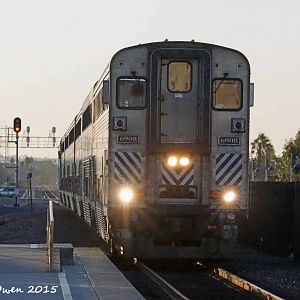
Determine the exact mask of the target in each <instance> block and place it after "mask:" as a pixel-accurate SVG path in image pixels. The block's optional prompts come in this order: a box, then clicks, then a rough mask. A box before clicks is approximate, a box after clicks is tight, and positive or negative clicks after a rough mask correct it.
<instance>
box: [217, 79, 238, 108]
mask: <svg viewBox="0 0 300 300" xmlns="http://www.w3.org/2000/svg"><path fill="white" fill-rule="evenodd" d="M213 107H214V109H218V110H238V109H240V108H241V107H242V82H241V81H240V80H236V79H235V80H233V79H216V80H214V82H213Z"/></svg>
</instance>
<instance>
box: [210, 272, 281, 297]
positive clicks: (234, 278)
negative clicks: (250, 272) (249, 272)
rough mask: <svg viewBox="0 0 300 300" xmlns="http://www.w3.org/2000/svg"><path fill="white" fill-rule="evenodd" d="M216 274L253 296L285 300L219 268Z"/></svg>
mask: <svg viewBox="0 0 300 300" xmlns="http://www.w3.org/2000/svg"><path fill="white" fill-rule="evenodd" d="M214 273H215V274H216V275H218V276H219V277H222V279H226V280H228V281H229V282H231V283H232V284H234V285H236V286H238V287H240V288H242V289H244V290H246V291H249V292H251V293H253V294H256V295H258V296H260V297H262V298H263V299H267V300H284V299H283V298H281V297H278V296H276V295H274V294H272V293H270V292H268V291H266V290H264V289H262V288H260V287H258V286H257V285H255V284H253V283H251V282H249V281H247V280H245V279H243V278H240V277H238V276H236V275H234V274H232V273H230V272H228V271H226V270H224V269H222V268H217V269H215V270H214Z"/></svg>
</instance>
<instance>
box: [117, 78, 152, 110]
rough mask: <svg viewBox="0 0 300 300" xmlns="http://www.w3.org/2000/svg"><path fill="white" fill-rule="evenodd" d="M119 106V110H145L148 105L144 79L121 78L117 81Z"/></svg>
mask: <svg viewBox="0 0 300 300" xmlns="http://www.w3.org/2000/svg"><path fill="white" fill-rule="evenodd" d="M117 91H118V93H117V105H118V107H119V108H135V109H136V108H140V109H141V108H144V107H145V105H146V80H145V79H143V78H119V79H118V81H117Z"/></svg>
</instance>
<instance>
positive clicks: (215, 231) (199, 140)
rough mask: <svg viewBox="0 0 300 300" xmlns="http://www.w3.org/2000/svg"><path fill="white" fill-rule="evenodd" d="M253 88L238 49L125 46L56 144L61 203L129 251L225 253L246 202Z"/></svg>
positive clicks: (156, 255) (138, 253)
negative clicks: (59, 167)
mask: <svg viewBox="0 0 300 300" xmlns="http://www.w3.org/2000/svg"><path fill="white" fill-rule="evenodd" d="M251 91H252V90H251V85H250V66H249V63H248V60H247V59H246V57H245V56H244V55H243V54H242V53H240V52H238V51H236V50H234V49H230V48H225V47H221V46H217V45H211V44H205V43H197V42H168V41H166V42H156V43H149V44H142V45H138V46H134V47H129V48H125V49H122V50H120V51H119V52H117V53H116V54H115V55H114V56H113V58H112V60H111V62H110V64H109V66H108V68H107V69H106V71H105V72H104V73H103V75H102V76H101V78H100V79H99V80H98V81H97V82H96V84H95V85H94V86H93V88H92V90H91V92H90V93H89V96H88V97H87V99H86V100H85V102H84V105H83V107H82V109H81V110H80V112H79V114H78V115H77V116H76V118H75V121H74V122H73V124H72V125H71V126H70V128H69V130H68V131H67V133H66V135H65V137H64V138H63V139H62V141H61V145H62V146H61V151H60V160H61V162H60V165H61V172H60V176H61V178H60V179H61V191H60V193H61V199H62V202H63V203H65V204H66V205H68V206H69V207H70V208H72V209H73V210H74V211H75V210H76V211H75V212H76V213H77V214H78V215H80V216H82V217H83V218H84V219H85V221H86V222H88V223H89V224H90V225H91V226H95V227H96V228H97V230H98V232H99V235H100V236H101V237H102V238H103V239H104V240H106V241H107V242H108V243H110V245H111V247H112V249H114V250H115V251H116V252H118V253H119V254H121V255H124V256H126V257H142V258H162V257H168V258H171V257H174V258H178V257H179V258H200V257H216V256H222V255H226V253H228V251H230V249H232V247H234V244H235V242H236V241H237V238H238V226H237V223H238V222H237V220H239V221H243V219H244V218H245V217H246V215H247V210H248V205H249V204H248V156H249V153H248V151H249V150H248V148H249V147H248V145H249V107H250V103H251V102H252V99H251V95H252V93H251ZM87 110H88V111H89V112H88V113H87V112H86V111H87ZM87 114H89V115H90V118H89V121H88V122H85V121H84V120H85V118H86V115H87ZM78 120H82V121H81V123H80V126H81V128H80V129H79V128H78V132H79V131H80V134H79V133H78V134H77V137H75V132H76V126H78V125H77V124H78V122H79V121H78ZM84 124H85V125H84ZM73 129H74V130H73ZM72 130H73V131H74V132H73V133H72ZM70 134H71V135H74V138H71V139H72V140H73V144H72V146H71V147H70V145H69V146H68V147H65V146H66V144H67V143H66V142H67V141H66V139H67V137H68V140H69V141H70ZM77 141H78V145H77ZM79 141H80V142H79ZM69 144H70V142H69ZM78 149H80V150H78ZM67 157H68V159H67ZM68 165H69V169H70V170H72V169H73V171H72V172H71V171H69V172H68V171H65V170H67V169H68ZM72 166H73V167H72ZM65 182H72V183H73V184H69V185H70V186H71V187H68V189H66V184H65ZM66 199H67V200H66ZM70 203H72V204H70Z"/></svg>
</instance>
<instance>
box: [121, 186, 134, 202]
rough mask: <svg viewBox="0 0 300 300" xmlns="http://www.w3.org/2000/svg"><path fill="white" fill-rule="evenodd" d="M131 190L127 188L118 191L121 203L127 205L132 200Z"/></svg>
mask: <svg viewBox="0 0 300 300" xmlns="http://www.w3.org/2000/svg"><path fill="white" fill-rule="evenodd" d="M133 196H134V194H133V190H132V189H131V188H128V187H126V188H125V187H124V188H122V189H121V190H120V192H119V197H120V200H121V201H122V202H123V203H129V202H131V201H132V200H133Z"/></svg>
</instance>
